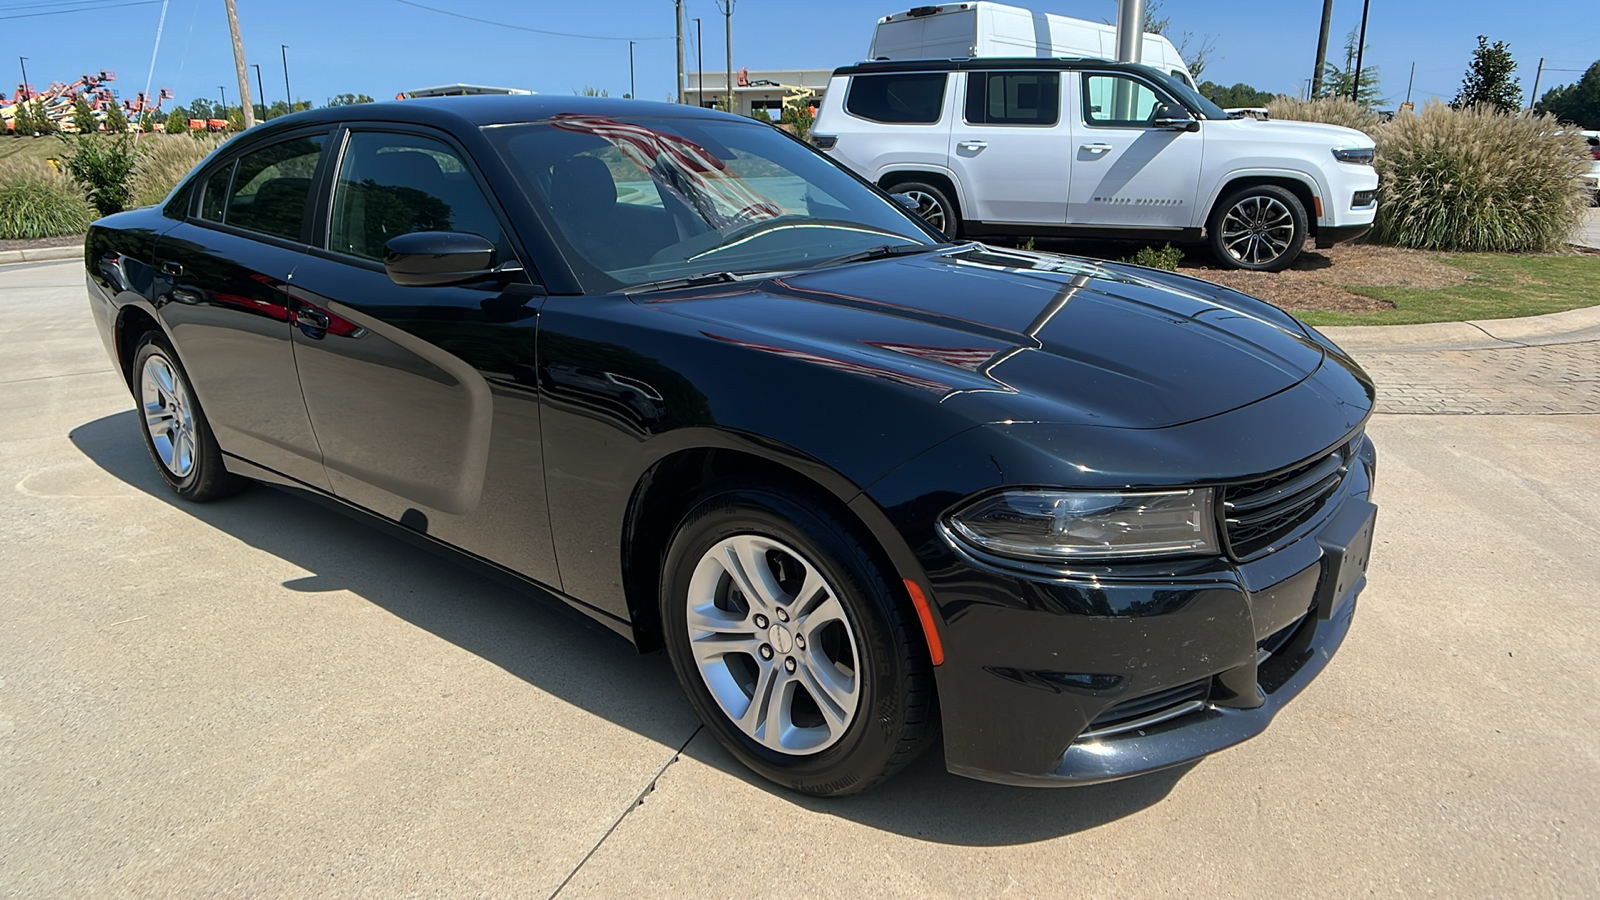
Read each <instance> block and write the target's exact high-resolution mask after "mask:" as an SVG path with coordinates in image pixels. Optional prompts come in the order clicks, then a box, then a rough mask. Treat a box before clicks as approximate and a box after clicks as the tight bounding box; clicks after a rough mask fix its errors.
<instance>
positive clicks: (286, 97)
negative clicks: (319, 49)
mask: <svg viewBox="0 0 1600 900" xmlns="http://www.w3.org/2000/svg"><path fill="white" fill-rule="evenodd" d="M278 46H279V47H281V48H282V49H283V102H285V103H287V104H289V112H294V94H292V93H290V92H289V45H288V44H279V45H278Z"/></svg>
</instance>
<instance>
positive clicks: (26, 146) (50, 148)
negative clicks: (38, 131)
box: [0, 134, 67, 162]
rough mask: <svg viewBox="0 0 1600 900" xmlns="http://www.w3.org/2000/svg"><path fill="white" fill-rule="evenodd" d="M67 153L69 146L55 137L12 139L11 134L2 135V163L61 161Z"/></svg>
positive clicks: (0, 147)
mask: <svg viewBox="0 0 1600 900" xmlns="http://www.w3.org/2000/svg"><path fill="white" fill-rule="evenodd" d="M66 153H67V145H66V144H63V143H62V142H61V139H60V138H58V137H56V136H55V135H50V136H49V137H24V138H19V137H12V136H11V135H9V134H0V161H4V160H13V159H14V160H16V161H18V162H21V161H22V160H38V161H39V162H44V161H45V160H46V159H49V158H51V157H55V158H56V159H60V158H61V157H63V156H65V155H66Z"/></svg>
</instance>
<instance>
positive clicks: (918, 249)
mask: <svg viewBox="0 0 1600 900" xmlns="http://www.w3.org/2000/svg"><path fill="white" fill-rule="evenodd" d="M955 246H958V245H957V244H952V243H950V242H948V241H945V242H943V243H939V244H879V245H878V246H876V247H868V248H867V249H865V250H858V251H856V252H855V253H846V254H845V255H844V256H835V257H834V258H833V259H827V260H823V261H822V262H819V263H817V264H816V265H815V266H812V268H813V269H820V268H823V267H824V266H842V265H844V264H845V263H853V262H866V261H867V260H869V259H888V258H890V257H892V256H912V255H915V254H918V253H932V252H933V251H935V250H947V249H949V248H951V247H955Z"/></svg>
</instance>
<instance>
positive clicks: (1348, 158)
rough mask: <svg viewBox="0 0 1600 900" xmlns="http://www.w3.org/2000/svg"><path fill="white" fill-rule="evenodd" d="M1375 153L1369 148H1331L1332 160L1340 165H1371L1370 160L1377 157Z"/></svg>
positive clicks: (1375, 151)
mask: <svg viewBox="0 0 1600 900" xmlns="http://www.w3.org/2000/svg"><path fill="white" fill-rule="evenodd" d="M1377 153H1378V151H1377V150H1374V149H1373V148H1371V147H1355V148H1351V149H1347V148H1344V147H1335V148H1333V158H1334V159H1337V160H1338V161H1339V162H1342V163H1355V164H1356V165H1358V166H1370V165H1372V159H1373V157H1374V156H1376V155H1377Z"/></svg>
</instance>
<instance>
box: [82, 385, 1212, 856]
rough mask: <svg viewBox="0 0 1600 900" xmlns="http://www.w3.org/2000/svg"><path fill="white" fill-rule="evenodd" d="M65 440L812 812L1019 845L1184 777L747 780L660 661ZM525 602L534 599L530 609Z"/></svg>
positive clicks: (435, 565) (118, 432) (105, 420)
mask: <svg viewBox="0 0 1600 900" xmlns="http://www.w3.org/2000/svg"><path fill="white" fill-rule="evenodd" d="M69 438H70V439H71V441H72V443H73V445H74V446H76V447H77V448H78V450H79V451H80V452H82V453H83V455H84V456H85V457H87V458H88V459H89V460H90V461H91V462H93V463H94V464H95V465H97V466H99V467H100V468H101V469H102V470H104V471H105V472H106V473H107V474H109V475H111V476H112V477H115V478H117V479H118V480H120V481H122V482H124V483H125V484H128V485H130V486H131V487H134V488H137V489H138V490H140V491H143V492H144V493H146V494H149V495H150V496H152V497H155V498H157V499H159V500H162V501H163V502H165V503H167V504H169V505H170V506H172V507H174V508H175V509H178V510H181V511H183V512H184V513H185V514H187V515H190V516H193V517H194V518H196V519H198V520H200V521H201V522H204V523H205V524H207V525H209V526H211V527H213V528H216V529H219V530H221V531H223V532H225V533H227V534H229V535H231V536H233V537H235V538H237V539H239V540H240V541H243V542H245V543H246V544H249V545H250V546H252V547H255V548H257V549H259V550H263V551H265V552H267V553H271V554H273V555H274V556H277V557H279V558H280V559H283V560H285V561H287V562H290V563H292V564H293V565H295V566H298V567H299V568H301V569H304V570H305V571H307V572H311V573H312V574H311V575H308V576H303V577H300V578H295V579H291V580H289V581H286V582H284V583H283V586H284V587H287V588H289V589H290V590H296V591H305V592H322V591H336V590H347V591H350V592H351V593H353V594H355V595H356V596H359V597H361V598H362V599H364V600H366V601H367V602H369V603H372V604H374V605H375V606H378V607H380V608H382V609H384V610H385V611H387V612H389V613H391V614H393V615H395V616H397V617H399V618H401V619H404V620H405V621H407V622H409V623H411V624H412V625H415V626H416V627H418V628H421V629H424V630H426V631H428V632H429V633H431V634H433V635H436V636H437V637H439V638H441V639H443V640H446V641H449V642H450V643H452V644H454V645H456V646H457V647H460V648H462V649H463V650H466V651H468V652H470V653H473V654H475V655H477V656H478V657H480V658H482V659H484V660H485V661H487V662H489V663H491V664H493V665H496V666H498V667H500V668H501V669H503V670H505V671H506V672H509V673H510V674H512V675H514V676H516V677H518V678H520V679H522V680H524V681H526V682H528V683H529V684H532V685H534V686H535V687H537V688H539V689H540V690H543V691H546V692H548V693H550V694H553V695H555V696H557V697H560V698H561V699H563V700H565V701H567V702H569V703H572V704H574V705H575V706H578V707H579V708H581V709H584V710H586V711H588V712H590V713H593V714H595V715H597V716H600V717H602V718H604V719H606V720H608V721H611V722H614V723H616V724H617V725H620V726H621V727H623V728H627V729H629V730H630V731H633V732H634V733H636V734H639V735H641V736H643V737H645V738H648V739H649V740H652V741H656V742H658V743H660V744H662V745H664V746H668V747H678V746H683V747H684V750H683V753H684V754H685V755H687V756H689V757H691V758H693V759H696V760H698V761H700V762H703V763H705V764H707V765H710V766H713V767H715V768H717V769H719V770H721V771H723V772H726V773H727V774H729V775H731V776H733V777H735V778H739V779H741V780H743V781H745V782H746V783H748V784H751V785H753V786H756V787H758V788H760V789H761V790H764V791H767V792H769V793H771V794H773V795H774V796H777V797H780V798H782V799H783V800H784V801H786V802H789V803H793V804H795V805H798V806H801V807H803V808H806V809H810V810H813V811H815V812H818V813H822V814H826V815H833V816H840V817H842V818H846V819H850V820H852V821H855V822H859V823H862V824H865V825H869V826H872V827H875V828H879V829H882V830H885V831H889V832H894V833H897V834H902V835H906V836H909V837H914V838H918V839H922V840H928V841H934V842H939V843H948V844H961V845H972V846H992V845H1007V844H1023V843H1031V842H1035V841H1041V840H1048V839H1050V838H1055V837H1059V836H1062V835H1066V834H1072V833H1074V832H1078V831H1083V830H1086V829H1090V828H1094V827H1096V826H1099V825H1104V824H1106V823H1108V822H1112V821H1115V820H1117V819H1120V818H1122V817H1124V816H1128V815H1131V814H1133V813H1136V812H1138V811H1140V810H1142V809H1145V808H1147V807H1149V806H1151V805H1153V804H1155V803H1157V802H1159V801H1160V800H1161V799H1162V798H1164V797H1165V796H1166V795H1167V794H1168V793H1169V792H1170V791H1171V790H1172V788H1173V786H1174V785H1175V784H1176V783H1177V782H1178V780H1179V779H1180V778H1182V776H1183V774H1184V773H1186V772H1187V771H1188V770H1189V768H1190V767H1183V768H1178V769H1172V770H1168V771H1166V772H1158V773H1155V774H1152V775H1147V776H1144V777H1141V778H1136V779H1130V780H1128V781H1122V782H1116V783H1113V784H1107V785H1096V786H1090V787H1082V788H1076V789H1072V790H1032V789H1026V788H1015V787H1005V786H1001V785H993V784H985V783H982V782H977V781H972V780H969V779H966V778H960V777H957V776H954V775H951V774H950V773H948V772H946V771H945V769H944V759H943V752H942V749H941V748H940V747H938V746H935V747H933V748H931V749H930V750H929V751H928V752H927V753H925V754H923V756H922V757H921V758H920V759H918V760H917V761H916V762H914V763H913V764H912V765H911V766H910V767H909V768H908V769H907V770H906V771H904V772H901V773H900V774H899V775H897V776H896V777H894V778H892V779H890V780H889V781H888V782H886V783H885V784H883V785H881V786H879V787H878V788H877V789H876V790H874V791H872V792H870V793H868V794H866V795H864V796H860V797H850V798H844V799H839V800H818V799H815V798H811V797H806V796H803V795H800V794H796V793H793V792H791V791H787V790H784V789H782V788H780V787H777V786H775V785H772V784H770V783H768V782H767V781H765V780H763V779H760V778H757V777H756V776H754V775H753V774H751V773H750V772H749V771H748V770H746V769H744V768H743V767H742V766H741V765H740V764H739V763H738V762H737V761H735V760H734V759H733V758H732V757H731V756H730V755H729V754H728V753H727V752H726V751H724V750H723V749H722V747H721V746H720V745H718V744H717V743H716V741H715V740H714V739H712V738H711V737H710V736H709V734H707V733H706V732H704V730H703V729H702V730H699V731H698V733H696V732H697V726H698V721H697V720H696V718H695V715H694V712H693V711H692V710H691V709H690V707H689V704H688V702H687V701H686V700H685V699H684V698H683V695H682V693H681V691H680V689H679V687H678V684H677V680H676V678H675V676H674V675H673V671H672V667H671V666H670V665H669V664H668V662H667V659H666V657H665V655H664V654H661V653H652V654H647V655H640V654H639V653H637V652H636V651H635V650H634V648H633V647H632V645H630V644H629V643H628V642H627V641H625V640H623V639H622V638H620V637H618V636H617V635H616V634H614V633H613V632H611V631H610V630H609V629H607V628H605V627H604V626H602V625H600V624H598V623H595V622H593V621H591V620H590V619H589V618H588V617H586V616H584V615H582V614H580V613H578V612H577V611H575V610H573V609H572V608H571V607H569V606H567V605H566V604H565V603H563V602H562V601H560V600H558V599H556V598H555V597H553V596H551V595H549V594H545V593H543V592H541V591H538V590H537V589H534V588H531V587H530V588H529V589H527V590H526V591H517V590H512V589H510V588H507V587H506V586H504V585H501V584H499V583H497V582H495V581H491V580H489V579H488V578H485V577H483V576H480V575H478V574H476V573H475V572H473V571H470V570H468V569H466V568H464V567H462V566H459V565H456V564H454V563H452V562H450V561H449V560H448V559H446V558H443V557H440V556H434V555H432V554H425V553H416V552H413V548H412V547H411V546H410V545H409V544H407V543H404V542H402V541H400V540H397V539H395V538H393V537H390V536H388V535H385V534H383V533H381V532H380V531H379V530H377V529H374V528H371V527H368V526H366V525H363V524H361V523H360V522H357V521H354V520H352V519H350V518H347V517H345V516H342V515H340V514H338V513H336V512H333V511H331V510H328V509H325V508H323V507H322V506H319V505H317V504H315V503H311V502H308V501H306V500H303V499H301V498H298V497H295V496H293V495H291V494H289V493H286V492H282V491H276V490H271V489H269V488H264V487H259V486H257V487H253V488H252V489H251V490H249V491H246V492H245V493H243V494H241V495H240V496H238V497H234V498H231V499H228V500H224V501H221V502H217V503H208V504H193V503H187V502H183V501H181V500H179V499H178V498H177V497H175V496H174V495H173V494H172V493H171V492H170V491H169V490H168V489H167V486H166V483H165V482H164V481H162V479H161V478H160V476H159V475H158V474H157V473H156V471H155V469H154V468H153V466H152V463H151V461H150V458H149V455H148V454H147V452H146V450H145V448H144V446H143V444H142V442H141V441H140V440H139V423H138V420H137V418H136V417H135V415H134V412H133V410H131V409H130V410H127V411H125V412H121V413H116V414H113V415H109V416H105V417H102V418H99V419H95V420H94V421H91V422H87V423H85V424H83V425H80V426H78V427H77V428H74V429H73V430H72V432H71V433H70V434H69ZM530 595H536V596H534V598H533V599H532V602H530ZM575 673H586V674H584V675H577V674H575ZM597 673H598V674H597ZM691 736H692V739H691ZM685 741H687V745H686V746H685Z"/></svg>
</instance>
